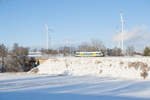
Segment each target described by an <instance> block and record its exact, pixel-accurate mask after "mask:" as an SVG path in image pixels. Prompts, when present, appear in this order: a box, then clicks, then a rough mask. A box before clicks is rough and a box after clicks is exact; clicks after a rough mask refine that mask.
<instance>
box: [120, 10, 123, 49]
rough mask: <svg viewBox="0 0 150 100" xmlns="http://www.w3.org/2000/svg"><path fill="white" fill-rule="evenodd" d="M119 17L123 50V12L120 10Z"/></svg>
mask: <svg viewBox="0 0 150 100" xmlns="http://www.w3.org/2000/svg"><path fill="white" fill-rule="evenodd" d="M120 19H121V49H122V51H123V50H124V38H123V36H124V20H123V14H122V11H120Z"/></svg>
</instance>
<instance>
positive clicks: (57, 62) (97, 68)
mask: <svg viewBox="0 0 150 100" xmlns="http://www.w3.org/2000/svg"><path fill="white" fill-rule="evenodd" d="M37 70H38V71H37V73H38V74H49V75H64V74H68V75H72V76H83V75H91V76H99V77H102V76H103V77H119V78H126V79H146V80H149V79H150V58H146V57H145V58H144V57H143V58H129V57H125V58H123V57H101V58H99V57H89V58H87V57H85V58H84V57H83V58H80V57H79V58H75V57H68V58H51V59H49V60H47V61H46V62H45V63H43V64H41V65H40V66H38V69H37ZM32 71H33V70H32ZM32 71H31V72H32Z"/></svg>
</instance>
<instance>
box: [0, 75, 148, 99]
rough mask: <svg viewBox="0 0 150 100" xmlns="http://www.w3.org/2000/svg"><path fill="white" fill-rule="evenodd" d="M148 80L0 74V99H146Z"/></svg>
mask: <svg viewBox="0 0 150 100" xmlns="http://www.w3.org/2000/svg"><path fill="white" fill-rule="evenodd" d="M149 83H150V81H145V80H144V81H143V80H124V79H119V78H110V77H95V76H69V75H66V76H46V75H38V74H27V73H17V74H10V73H5V74H0V100H150V95H149V94H150V85H149Z"/></svg>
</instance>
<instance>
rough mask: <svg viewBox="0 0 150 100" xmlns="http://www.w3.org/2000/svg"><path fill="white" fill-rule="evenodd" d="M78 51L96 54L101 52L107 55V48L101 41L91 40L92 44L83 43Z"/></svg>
mask: <svg viewBox="0 0 150 100" xmlns="http://www.w3.org/2000/svg"><path fill="white" fill-rule="evenodd" d="M78 51H80V52H81V51H82V52H95V51H101V52H103V53H104V54H106V48H105V46H104V44H103V43H102V42H101V41H100V40H96V39H94V40H91V42H83V43H82V44H81V45H79V47H78Z"/></svg>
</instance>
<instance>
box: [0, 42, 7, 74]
mask: <svg viewBox="0 0 150 100" xmlns="http://www.w3.org/2000/svg"><path fill="white" fill-rule="evenodd" d="M7 54H8V49H7V48H6V47H5V45H3V44H0V57H1V65H2V72H3V68H4V57H6V56H7Z"/></svg>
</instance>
